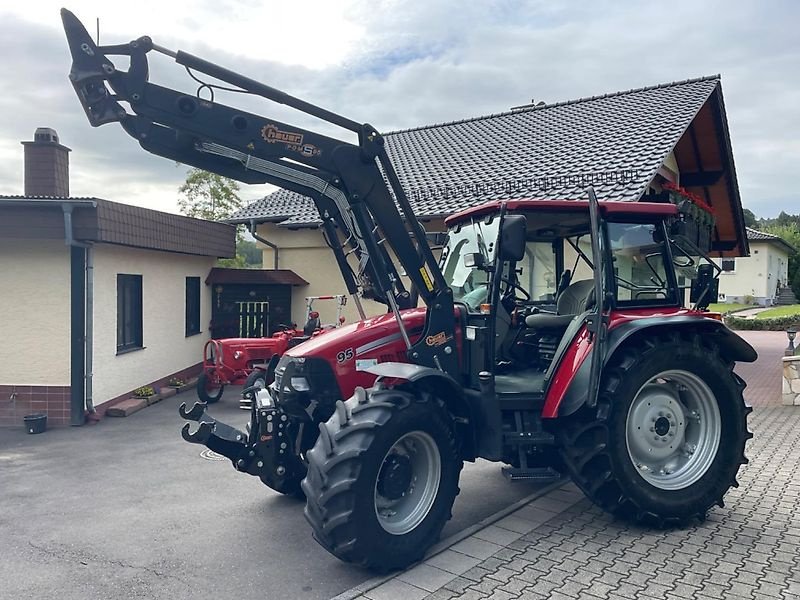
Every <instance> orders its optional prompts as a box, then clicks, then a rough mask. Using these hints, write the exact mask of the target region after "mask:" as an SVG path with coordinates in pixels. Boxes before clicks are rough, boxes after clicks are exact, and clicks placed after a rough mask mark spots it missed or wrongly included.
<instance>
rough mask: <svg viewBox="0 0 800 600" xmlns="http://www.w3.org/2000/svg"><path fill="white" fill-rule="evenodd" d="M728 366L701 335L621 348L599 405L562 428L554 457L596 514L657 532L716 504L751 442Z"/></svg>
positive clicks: (732, 483)
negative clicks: (597, 509)
mask: <svg viewBox="0 0 800 600" xmlns="http://www.w3.org/2000/svg"><path fill="white" fill-rule="evenodd" d="M733 366H734V365H733V362H732V361H729V360H727V359H725V358H724V357H723V356H722V354H721V353H720V349H719V347H718V346H716V345H715V344H713V343H711V342H708V341H706V340H703V339H702V338H701V337H700V336H698V335H689V334H672V335H669V336H664V337H660V338H642V339H640V340H639V342H638V343H632V344H628V345H627V346H625V347H623V348H621V349H619V350H618V351H617V352H616V353H615V355H614V356H613V357H612V358H611V361H610V362H609V364H608V365H607V367H606V368H605V372H604V375H603V380H602V382H601V387H600V394H599V398H598V403H597V407H596V408H595V409H591V410H590V409H588V408H584V409H582V410H581V411H579V412H578V413H577V414H575V415H573V416H570V417H568V418H566V419H565V421H564V423H562V427H563V429H562V432H561V436H560V437H561V443H560V446H561V452H562V456H563V458H564V462H565V464H566V467H567V469H568V471H569V472H570V474H571V476H572V478H573V479H574V481H575V482H576V484H577V485H578V487H580V488H581V489H582V490H583V491H584V493H585V494H586V495H587V496H588V497H589V498H590V499H591V500H592V501H594V502H595V503H596V504H598V505H599V506H600V507H602V508H603V509H605V510H607V511H609V512H611V513H613V514H615V515H618V516H621V517H624V518H629V519H633V520H636V521H639V522H644V523H648V524H653V525H656V526H663V525H671V524H681V523H685V522H687V521H690V520H692V519H694V518H699V519H703V518H705V516H706V513H707V511H708V509H709V508H711V507H712V506H713V505H715V504H716V505H719V506H723V500H722V498H723V496H724V495H725V493H726V492H727V491H728V490H729V489H730V488H731V487H736V486H738V483H737V482H736V474H737V472H738V471H739V467H740V466H741V465H742V464H746V463H747V459H746V458H745V456H744V447H745V443H746V441H747V440H748V439H750V438H751V437H753V436H752V434H751V433H750V432H749V431H748V430H747V415H748V414H749V413H750V412H751V410H752V409H751V408H750V407H748V406H747V405H746V404H745V402H744V398H743V396H742V391H743V390H744V388H745V383H744V381H743V380H742V379H741V378H740V377H739V376H738V375H736V374H735V373H734V372H733Z"/></svg>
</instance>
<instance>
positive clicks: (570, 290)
mask: <svg viewBox="0 0 800 600" xmlns="http://www.w3.org/2000/svg"><path fill="white" fill-rule="evenodd" d="M593 292H594V280H593V279H584V280H582V281H575V282H573V283H571V284H570V285H569V286H568V287H567V289H565V290H564V291H563V292H561V295H559V297H558V301H557V302H556V314H550V313H534V314H532V315H528V316H527V317H525V326H526V327H529V328H531V329H562V330H563V329H566V327H567V325H569V322H570V321H572V319H573V317H575V315H578V314H581V313H582V312H584V311H586V310H588V309H589V307H590V306H591V305H592V304H594V293H593Z"/></svg>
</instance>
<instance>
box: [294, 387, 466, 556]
mask: <svg viewBox="0 0 800 600" xmlns="http://www.w3.org/2000/svg"><path fill="white" fill-rule="evenodd" d="M307 458H308V475H307V476H306V478H305V480H304V481H303V484H302V487H303V491H304V492H305V494H306V509H305V515H306V519H307V520H308V522H309V523H310V524H311V527H312V529H313V534H314V538H315V539H316V540H317V541H318V542H319V543H320V544H321V545H322V546H323V547H324V548H326V549H327V550H328V551H329V552H331V553H332V554H334V555H335V556H337V557H338V558H340V559H341V560H344V561H346V562H351V563H355V564H358V565H361V566H364V567H367V568H371V569H376V570H382V571H385V570H391V569H400V568H403V567H406V566H408V565H409V564H411V563H413V562H416V561H418V560H419V559H421V558H422V557H423V555H424V554H425V552H426V551H427V550H428V548H430V547H431V546H432V545H433V544H434V543H435V542H436V541H437V540H438V538H439V535H440V534H441V531H442V528H443V527H444V525H445V523H446V522H447V521H448V520H449V519H450V517H451V509H452V506H453V502H454V500H455V497H456V495H457V494H458V491H459V490H458V477H459V473H460V471H461V467H462V460H461V457H460V455H459V451H458V448H457V444H456V440H455V435H454V433H453V427H452V421H451V418H450V416H449V415H448V414H447V412H446V411H445V410H444V408H443V406H442V405H441V404H440V403H439V401H438V400H437V399H436V398H433V397H430V396H427V397H425V398H424V399H421V398H419V397H417V396H415V395H412V394H410V393H407V392H404V391H399V390H392V389H382V390H381V389H371V390H369V391H365V390H364V389H362V388H357V389H356V391H355V394H354V396H353V398H350V399H349V400H348V401H347V402H341V401H339V402H337V405H336V411H335V412H334V414H333V416H332V417H331V418H330V419H329V420H328V422H327V423H322V424H320V436H319V439H318V440H317V443H316V444H315V445H314V448H313V449H311V450H310V451H309V453H308V455H307Z"/></svg>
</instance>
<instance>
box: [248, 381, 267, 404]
mask: <svg viewBox="0 0 800 600" xmlns="http://www.w3.org/2000/svg"><path fill="white" fill-rule="evenodd" d="M252 385H254V386H256V387H258V389H259V390H263V389H264V388H265V387H267V379H266V377H257V378H256V379H254V380H253V383H252ZM256 395H258V391H257V390H254V391H252V392H247V393H246V394H243V396H244V398H245V399H247V400H255V398H256Z"/></svg>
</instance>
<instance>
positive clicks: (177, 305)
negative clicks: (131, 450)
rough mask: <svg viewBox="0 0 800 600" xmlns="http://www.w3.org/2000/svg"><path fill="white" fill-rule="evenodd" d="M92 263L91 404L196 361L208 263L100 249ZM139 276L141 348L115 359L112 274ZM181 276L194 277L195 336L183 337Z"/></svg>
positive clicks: (206, 311) (204, 321)
mask: <svg viewBox="0 0 800 600" xmlns="http://www.w3.org/2000/svg"><path fill="white" fill-rule="evenodd" d="M94 252H95V258H94V289H95V293H94V369H93V372H94V376H93V399H94V403H95V405H100V404H102V403H103V402H106V401H108V400H111V399H114V398H116V397H118V396H120V395H122V394H125V393H127V392H129V391H131V390H133V389H135V388H137V387H139V386H142V385H146V384H148V383H150V382H153V381H156V380H158V379H161V378H163V377H166V376H168V375H171V374H172V373H176V372H178V371H181V370H183V369H186V368H188V367H190V366H192V365H196V364H197V363H199V362H201V361H202V352H203V345H204V344H205V342H206V340H207V339H208V324H209V322H210V320H211V301H210V294H209V292H208V287H207V286H206V285H205V278H206V277H207V276H208V272H209V270H210V269H211V267H212V266H213V263H214V259H212V258H208V257H199V256H190V255H185V254H175V253H167V252H157V251H153V250H141V249H136V248H127V247H122V246H112V245H108V244H102V245H99V246H96V247H95V250H94ZM119 273H121V274H129V275H141V276H142V302H143V306H142V339H143V346H144V348H143V349H141V350H135V351H132V352H127V353H124V354H119V355H117V274H119ZM186 277H199V278H200V281H201V285H200V329H201V333H200V334H198V335H194V336H191V337H186V335H185V332H186V323H185V318H186V300H185V295H186Z"/></svg>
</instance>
